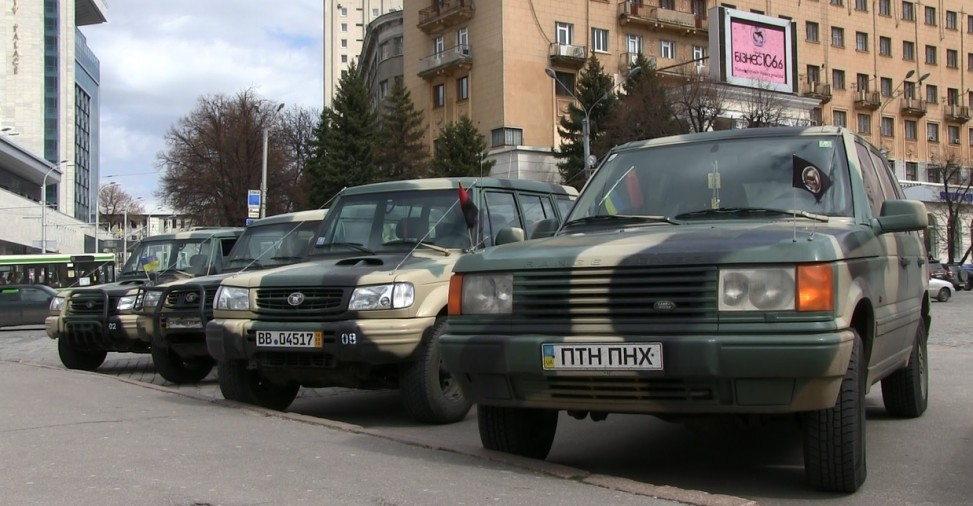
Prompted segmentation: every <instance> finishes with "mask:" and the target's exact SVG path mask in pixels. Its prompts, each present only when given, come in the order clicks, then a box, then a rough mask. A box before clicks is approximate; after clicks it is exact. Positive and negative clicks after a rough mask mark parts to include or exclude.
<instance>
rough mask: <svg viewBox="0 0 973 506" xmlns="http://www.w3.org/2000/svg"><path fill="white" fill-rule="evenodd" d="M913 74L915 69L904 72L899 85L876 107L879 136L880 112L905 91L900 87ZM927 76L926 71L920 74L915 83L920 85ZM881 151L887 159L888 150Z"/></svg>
mask: <svg viewBox="0 0 973 506" xmlns="http://www.w3.org/2000/svg"><path fill="white" fill-rule="evenodd" d="M914 75H916V71H915V70H910V71H908V72H906V74H905V77H904V78H902V82H900V83H899V85H898V86H896V87H895V88H894V89H893V90H892V92H891V93H889V96H888V98H886V99H885V101H884V102H882V105H881V107H879V108H878V131H879V136H881V135H882V118H883V116H882V112H883V111H885V106H887V105H889V104H890V103H892V100H895V98H896V97H898V96H899V95H901V94H902V93H904V92H905V90H904V89H902V87H903V86H905V83H906V82H907V81H908V80H909V78H911V77H912V76H914ZM928 78H929V72H926V73H925V74H922V75H921V76H919V81H918V83H917V84H920V85H921V84H922V82H923V81H925V80H926V79H928ZM892 128H893V130H894V129H895V126H894V125H893V127H892ZM893 133H894V132H893ZM883 152H884V155H885V158H886V159H888V152H887V150H884V149H883Z"/></svg>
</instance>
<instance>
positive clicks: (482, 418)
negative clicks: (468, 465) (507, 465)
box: [476, 405, 558, 459]
mask: <svg viewBox="0 0 973 506" xmlns="http://www.w3.org/2000/svg"><path fill="white" fill-rule="evenodd" d="M557 416H558V411H557V410H556V409H530V408H507V407H497V406H482V405H478V406H477V407H476V421H477V425H479V427H480V442H481V443H483V447H484V448H486V449H487V450H496V451H500V452H505V453H512V454H514V455H520V456H523V457H530V458H532V459H545V458H547V454H548V453H550V452H551V446H552V445H553V444H554V434H555V433H556V432H557Z"/></svg>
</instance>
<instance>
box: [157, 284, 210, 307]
mask: <svg viewBox="0 0 973 506" xmlns="http://www.w3.org/2000/svg"><path fill="white" fill-rule="evenodd" d="M199 293H200V292H199V288H198V287H179V288H171V289H170V291H169V293H168V294H166V300H165V307H166V309H174V310H178V309H199V307H200V305H199V303H200V299H199ZM215 297H216V287H212V288H209V287H207V288H206V291H205V293H204V295H203V300H202V302H203V307H207V308H211V307H213V299H214V298H215Z"/></svg>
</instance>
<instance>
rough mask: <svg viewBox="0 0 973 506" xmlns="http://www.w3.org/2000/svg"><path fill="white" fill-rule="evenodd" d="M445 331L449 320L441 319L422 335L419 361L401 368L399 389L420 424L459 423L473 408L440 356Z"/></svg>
mask: <svg viewBox="0 0 973 506" xmlns="http://www.w3.org/2000/svg"><path fill="white" fill-rule="evenodd" d="M445 331H446V320H445V319H444V318H438V319H437V320H436V323H435V324H434V325H433V326H432V327H431V328H430V329H429V330H427V331H426V335H425V336H423V339H422V343H421V344H420V345H419V350H418V353H417V357H416V360H415V361H414V362H412V363H409V364H408V365H405V366H403V369H402V376H401V381H400V386H399V388H400V392H401V395H402V401H403V402H404V405H405V410H406V411H407V412H408V413H409V414H410V415H411V416H412V417H413V418H415V419H416V420H418V421H420V422H424V423H436V424H444V423H453V422H458V421H460V420H462V419H463V418H465V417H466V414H467V413H469V412H470V407H472V405H473V404H472V403H471V402H470V401H469V400H468V399H467V398H466V396H465V395H463V390H461V389H460V386H459V383H458V382H457V381H456V378H454V377H453V375H452V373H450V372H449V371H448V370H447V369H446V366H445V365H443V360H442V357H440V355H439V337H440V336H441V335H442V334H443V333H444V332H445Z"/></svg>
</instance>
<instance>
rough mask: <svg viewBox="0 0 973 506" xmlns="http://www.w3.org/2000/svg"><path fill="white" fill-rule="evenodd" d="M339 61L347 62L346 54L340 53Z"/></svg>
mask: <svg viewBox="0 0 973 506" xmlns="http://www.w3.org/2000/svg"><path fill="white" fill-rule="evenodd" d="M341 63H348V55H346V54H343V55H341Z"/></svg>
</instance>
